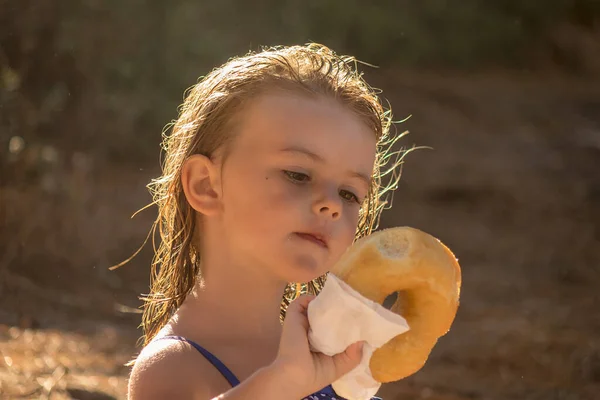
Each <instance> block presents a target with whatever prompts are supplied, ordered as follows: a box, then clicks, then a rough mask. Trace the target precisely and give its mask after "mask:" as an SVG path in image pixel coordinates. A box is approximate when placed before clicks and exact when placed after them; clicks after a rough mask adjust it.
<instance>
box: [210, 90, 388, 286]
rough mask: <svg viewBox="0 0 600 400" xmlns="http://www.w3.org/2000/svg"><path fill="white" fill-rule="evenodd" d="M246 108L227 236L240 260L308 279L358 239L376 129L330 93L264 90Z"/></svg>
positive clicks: (228, 178)
mask: <svg viewBox="0 0 600 400" xmlns="http://www.w3.org/2000/svg"><path fill="white" fill-rule="evenodd" d="M240 117H241V118H240V120H239V121H240V122H239V128H238V130H239V131H238V132H237V134H236V135H235V138H234V140H233V142H232V145H231V150H230V153H229V154H228V156H227V159H226V161H225V163H224V165H223V169H222V171H221V172H222V175H221V178H222V181H221V182H222V186H221V193H220V195H221V202H222V208H221V209H222V213H221V214H220V216H219V217H218V219H219V223H220V224H221V228H222V232H224V233H225V237H224V238H223V240H225V241H226V242H227V243H228V246H227V247H228V248H229V249H230V251H232V252H236V255H235V258H236V259H239V258H238V257H242V258H243V260H246V261H247V262H250V263H252V265H256V266H258V267H260V268H263V269H264V268H266V269H267V270H269V271H270V272H271V273H272V274H274V276H275V277H276V278H277V279H281V280H283V281H285V282H308V281H310V280H312V279H314V278H316V277H318V276H320V275H322V274H324V273H325V272H327V271H328V270H329V269H330V268H331V267H332V266H333V264H334V263H335V262H336V261H337V260H338V259H339V258H340V256H341V255H342V253H343V252H344V251H345V250H346V248H347V247H348V246H349V245H351V244H352V242H353V240H354V235H355V232H356V227H357V223H358V213H359V209H360V204H361V203H362V202H363V200H364V199H365V198H366V196H367V193H368V190H369V185H370V177H371V175H372V172H373V165H374V162H375V150H376V140H375V135H374V133H373V132H372V131H371V130H370V129H369V128H368V127H367V126H366V125H365V124H364V123H363V122H362V121H361V120H360V119H359V118H358V117H357V116H356V115H355V114H353V113H352V112H351V111H349V110H347V109H346V108H344V107H343V106H342V105H340V104H338V103H337V102H335V101H334V100H332V99H327V98H307V97H302V96H298V95H293V94H271V95H263V96H260V97H259V98H257V99H255V100H253V101H251V103H250V104H249V105H248V106H247V107H246V109H245V110H244V111H243V112H242V114H241V116H240Z"/></svg>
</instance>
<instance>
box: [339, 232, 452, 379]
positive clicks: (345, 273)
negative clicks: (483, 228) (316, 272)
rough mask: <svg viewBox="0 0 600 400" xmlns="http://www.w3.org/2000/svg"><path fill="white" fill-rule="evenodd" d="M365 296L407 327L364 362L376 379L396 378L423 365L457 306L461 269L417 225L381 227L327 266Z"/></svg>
mask: <svg viewBox="0 0 600 400" xmlns="http://www.w3.org/2000/svg"><path fill="white" fill-rule="evenodd" d="M331 273H333V274H334V275H335V276H337V277H338V278H340V279H341V280H343V281H344V282H346V283H347V284H348V285H349V286H350V287H352V288H353V289H354V290H356V291H357V292H359V293H360V294H361V295H363V296H364V297H366V298H368V299H370V300H372V301H374V302H376V303H379V304H383V302H384V300H385V299H386V298H387V297H388V296H389V295H391V294H394V293H397V294H398V295H397V299H396V301H395V303H394V304H393V305H392V307H391V308H390V310H391V311H392V312H395V313H398V314H400V315H401V316H402V317H404V318H405V319H406V321H407V323H408V326H409V327H410V330H409V331H407V332H406V333H403V334H400V335H398V336H396V337H394V338H393V339H391V340H390V341H388V342H387V343H386V344H384V345H383V346H382V347H380V348H378V349H377V350H375V352H374V353H373V356H372V357H371V360H370V363H369V367H370V369H371V375H372V376H373V378H374V379H375V380H376V381H378V382H381V383H386V382H392V381H397V380H400V379H403V378H405V377H407V376H409V375H412V374H414V373H415V372H417V371H418V370H419V369H421V368H422V367H423V365H425V362H426V361H427V358H428V357H429V354H430V353H431V350H432V349H433V347H434V346H435V344H436V343H437V340H438V338H439V337H441V336H443V335H444V334H446V332H448V330H449V329H450V326H451V325H452V322H453V321H454V317H455V315H456V311H457V309H458V303H459V296H460V286H461V272H460V266H459V264H458V262H457V260H456V257H455V256H454V254H452V252H451V251H450V250H449V249H448V248H447V247H446V246H445V245H444V244H443V243H441V242H440V241H439V240H437V239H436V238H434V237H433V236H431V235H429V234H427V233H425V232H422V231H420V230H418V229H414V228H409V227H397V228H389V229H384V230H381V231H378V232H375V233H373V234H371V235H369V236H366V237H363V238H361V239H359V240H357V241H356V242H355V243H354V244H353V245H352V246H351V247H350V248H349V249H348V250H347V251H346V252H345V253H344V255H343V256H342V257H341V258H340V260H339V261H338V262H337V263H336V264H335V266H334V267H333V269H332V270H331Z"/></svg>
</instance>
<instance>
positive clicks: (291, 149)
mask: <svg viewBox="0 0 600 400" xmlns="http://www.w3.org/2000/svg"><path fill="white" fill-rule="evenodd" d="M281 151H282V152H286V153H298V154H302V155H305V156H308V157H310V158H312V159H313V160H315V161H317V162H320V163H325V159H324V158H323V157H321V156H320V155H318V154H316V153H313V152H312V151H310V150H308V149H306V148H304V147H300V146H291V147H286V148H284V149H282V150H281ZM350 176H352V177H353V178H357V179H360V180H361V181H363V182H364V183H365V185H367V187H369V186H371V178H369V177H368V176H367V175H365V174H361V173H360V172H356V171H350Z"/></svg>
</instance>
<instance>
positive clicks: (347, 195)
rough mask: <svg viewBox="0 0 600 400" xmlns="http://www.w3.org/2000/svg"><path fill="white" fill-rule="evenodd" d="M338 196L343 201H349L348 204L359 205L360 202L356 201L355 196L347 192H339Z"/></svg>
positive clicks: (356, 197)
mask: <svg viewBox="0 0 600 400" xmlns="http://www.w3.org/2000/svg"><path fill="white" fill-rule="evenodd" d="M340 196H342V198H343V199H344V200H347V201H350V202H354V203H358V204H360V203H361V201H360V200H359V199H358V196H357V195H355V194H354V193H352V192H349V191H347V190H341V191H340Z"/></svg>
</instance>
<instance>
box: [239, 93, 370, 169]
mask: <svg viewBox="0 0 600 400" xmlns="http://www.w3.org/2000/svg"><path fill="white" fill-rule="evenodd" d="M240 117H241V118H240V122H241V123H240V126H239V136H238V138H237V141H238V144H240V145H241V147H242V148H243V149H244V150H246V151H253V152H256V153H266V152H273V151H278V150H282V149H284V148H289V147H303V148H306V149H308V150H310V151H312V152H313V153H316V154H319V155H320V156H322V157H323V158H325V159H326V160H327V161H329V162H332V163H339V165H341V166H344V165H345V166H348V167H352V168H353V169H360V170H362V172H365V173H368V174H370V173H371V171H372V169H373V163H374V161H375V150H376V138H375V133H374V132H373V131H372V130H371V129H370V128H369V127H368V126H367V125H366V123H365V122H364V121H363V120H362V119H361V118H360V117H358V116H357V115H356V114H355V113H353V112H352V111H351V110H350V109H348V108H347V107H345V106H343V105H342V104H340V103H339V102H337V101H335V100H334V99H331V98H326V97H324V96H315V97H309V96H303V95H296V94H292V93H276V94H265V95H261V96H259V97H258V98H256V99H254V100H252V101H251V102H250V104H248V105H247V106H246V108H245V110H244V111H243V112H242V114H241V115H240Z"/></svg>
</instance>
